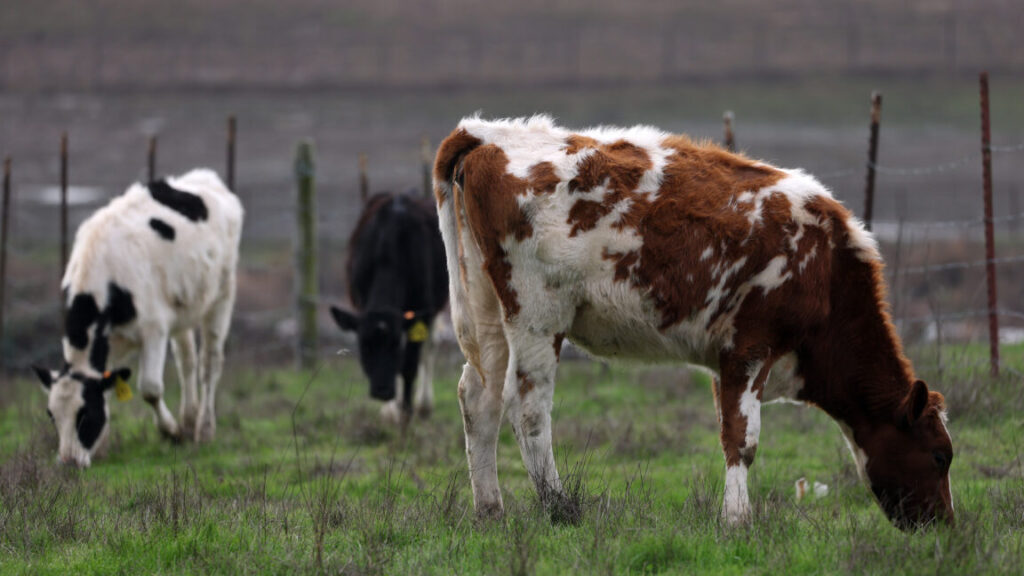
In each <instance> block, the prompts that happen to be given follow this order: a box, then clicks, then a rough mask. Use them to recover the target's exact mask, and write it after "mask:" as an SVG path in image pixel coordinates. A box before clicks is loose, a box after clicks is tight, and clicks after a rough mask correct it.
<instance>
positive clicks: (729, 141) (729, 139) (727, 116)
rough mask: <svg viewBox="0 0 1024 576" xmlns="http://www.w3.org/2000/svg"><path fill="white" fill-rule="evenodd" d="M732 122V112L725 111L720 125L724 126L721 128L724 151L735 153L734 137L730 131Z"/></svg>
mask: <svg viewBox="0 0 1024 576" xmlns="http://www.w3.org/2000/svg"><path fill="white" fill-rule="evenodd" d="M732 120H733V114H732V110H726V111H725V113H724V114H722V123H723V124H724V126H723V128H724V130H725V149H726V150H728V151H729V152H735V151H736V135H735V134H733V131H732Z"/></svg>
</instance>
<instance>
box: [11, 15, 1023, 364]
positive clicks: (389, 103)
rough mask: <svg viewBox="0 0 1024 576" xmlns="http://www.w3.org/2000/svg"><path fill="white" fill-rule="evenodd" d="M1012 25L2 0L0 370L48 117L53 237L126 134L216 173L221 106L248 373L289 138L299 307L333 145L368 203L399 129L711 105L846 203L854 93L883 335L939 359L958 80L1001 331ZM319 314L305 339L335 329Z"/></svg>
mask: <svg viewBox="0 0 1024 576" xmlns="http://www.w3.org/2000/svg"><path fill="white" fill-rule="evenodd" d="M1021 30H1024V10H1022V9H1021V6H1020V3H1019V2H1015V1H1011V0H972V1H967V0H841V1H835V2H818V1H812V0H777V1H772V2H764V1H758V0H722V1H718V2H691V1H669V0H663V1H637V2H629V3H624V2H613V1H610V0H546V1H538V0H522V1H518V2H479V1H471V0H423V1H410V2H400V1H397V0H374V1H369V0H355V1H347V2H331V1H328V0H289V1H288V2H273V1H270V0H179V1H177V2H157V1H153V0H6V1H5V2H3V3H2V4H0V155H4V156H9V157H10V158H11V160H12V184H13V186H12V190H13V193H12V199H11V208H10V213H9V225H8V226H7V228H8V235H9V242H10V246H9V255H8V262H7V275H8V279H7V293H6V312H7V314H6V319H5V322H6V326H5V331H4V334H3V338H2V340H0V355H2V357H3V359H5V361H6V364H7V365H8V366H9V367H14V368H19V367H23V366H25V365H27V364H28V363H29V362H31V361H38V360H40V359H42V360H51V361H52V360H55V359H56V357H57V356H56V355H57V353H58V350H59V342H58V338H57V334H58V330H57V325H58V322H59V311H58V280H59V277H60V270H59V268H60V264H59V226H60V218H59V208H58V200H59V197H60V191H59V186H58V184H59V180H60V155H59V151H60V140H61V134H62V133H64V132H66V133H67V135H68V174H69V185H70V188H69V203H70V207H69V208H70V223H69V226H70V229H71V231H72V232H73V230H74V229H75V228H76V227H77V225H78V223H79V222H80V221H81V220H82V219H83V218H84V217H86V216H88V215H89V214H90V213H91V212H92V211H93V210H95V209H96V208H97V207H98V206H100V205H102V204H104V203H105V202H106V201H107V200H108V199H109V198H110V197H112V196H114V195H117V194H120V193H121V192H122V191H123V190H124V189H125V188H126V187H127V185H128V184H129V183H130V182H132V181H134V180H140V179H145V178H147V152H148V146H149V141H150V138H151V137H154V136H155V137H156V138H157V142H158V148H157V153H156V173H157V174H158V175H160V174H174V173H180V172H183V171H185V170H188V169H189V168H192V167H195V166H210V167H213V168H215V169H217V170H218V171H220V172H221V173H222V174H223V173H224V172H225V163H226V159H225V157H226V152H225V149H226V125H227V118H228V117H229V116H232V115H233V116H234V117H235V118H236V119H237V138H236V146H237V148H236V162H237V164H236V168H235V170H236V176H235V181H236V191H237V193H238V194H239V196H240V197H241V198H242V200H243V203H244V205H245V206H246V209H247V221H246V229H245V239H244V242H243V264H242V272H241V275H240V284H239V301H238V313H237V315H236V322H235V332H234V333H233V337H232V339H231V344H230V347H231V351H232V352H233V353H234V354H235V355H236V357H239V356H244V357H247V358H251V359H252V360H254V361H263V360H268V361H269V360H285V359H287V358H289V357H290V355H291V353H292V351H293V350H294V344H293V343H292V340H291V337H292V335H293V334H294V333H295V332H296V330H295V322H294V320H293V316H294V311H295V308H296V300H297V299H296V296H295V294H294V286H295V283H294V282H293V276H294V274H293V268H294V267H293V264H292V259H293V252H294V249H293V247H292V238H293V237H294V236H295V229H296V215H295V212H296V210H295V201H296V184H295V175H294V170H293V162H294V157H295V148H296V144H297V143H298V142H299V141H300V140H303V139H307V138H308V139H312V141H313V142H314V144H315V153H316V186H317V206H318V211H317V224H318V227H319V229H318V237H319V238H320V244H319V248H320V252H319V254H320V261H319V272H318V274H319V278H320V285H319V296H318V298H319V302H320V303H321V304H325V303H326V302H335V301H337V302H343V301H345V300H346V299H347V295H346V294H345V289H344V275H343V267H344V254H345V244H346V240H347V238H348V235H349V234H350V232H351V228H352V225H353V223H354V221H355V218H356V217H357V215H358V213H359V211H360V209H361V200H360V189H359V179H360V171H359V160H358V159H359V156H360V155H365V157H366V177H367V179H368V181H369V189H370V191H371V192H373V191H378V190H393V191H404V190H407V189H415V188H422V186H423V184H422V182H423V177H422V170H423V157H424V154H423V144H424V139H426V143H427V145H428V148H429V147H431V146H436V145H437V143H438V142H439V141H440V140H441V139H442V138H443V137H444V136H445V135H446V134H447V133H448V132H450V131H451V129H452V128H453V127H454V126H455V124H456V123H457V122H458V120H459V119H460V118H461V117H463V116H466V115H469V114H473V113H475V112H477V111H480V112H482V114H483V115H484V116H488V117H506V116H521V115H529V114H533V113H537V112H545V113H549V114H551V115H553V116H554V117H555V118H556V119H557V120H558V122H559V123H561V124H563V125H566V126H569V127H585V126H590V125H595V124H627V125H628V124H636V123H643V124H653V125H656V126H659V127H661V128H663V129H665V130H668V131H673V132H685V133H687V134H689V135H691V136H694V137H697V138H705V139H709V140H714V141H722V139H723V137H724V136H723V114H724V113H725V112H726V111H731V112H732V114H733V117H734V120H733V129H734V131H735V140H736V145H737V147H738V148H739V149H740V150H741V151H743V152H745V153H746V154H748V155H750V156H752V157H756V158H761V159H764V160H767V161H769V162H772V163H775V164H778V165H781V166H784V167H801V168H804V169H806V170H808V171H810V172H812V173H814V174H816V175H817V176H818V177H819V179H821V180H822V182H824V183H825V184H826V185H827V186H828V187H829V188H830V189H831V190H832V191H833V193H834V194H835V195H836V197H838V198H839V199H840V200H842V201H843V202H844V203H845V204H846V205H847V206H848V207H849V208H851V209H852V210H853V211H854V212H855V213H857V214H858V215H862V214H863V212H864V193H865V178H866V172H867V158H868V137H869V120H870V106H871V103H870V97H871V93H872V91H876V90H877V91H879V92H880V93H881V94H882V95H883V107H882V113H881V125H880V130H879V151H878V160H877V182H876V185H875V201H874V213H873V222H872V224H873V227H874V229H875V230H876V232H877V233H878V235H879V238H880V240H881V241H882V243H883V252H884V253H885V255H886V258H887V262H888V270H887V280H889V282H890V289H891V300H892V305H893V310H894V315H895V316H896V318H897V319H898V323H899V326H900V329H901V331H902V332H903V334H904V337H905V338H906V339H907V340H908V341H909V342H911V343H916V344H920V345H922V346H924V347H925V348H924V350H926V352H922V353H920V354H919V355H918V357H916V358H915V359H916V360H917V363H918V364H919V365H921V364H923V365H925V366H931V367H932V368H937V369H939V370H940V371H941V369H942V364H943V363H944V362H948V358H944V357H943V353H942V352H941V350H942V349H941V348H940V347H938V346H937V344H938V343H942V342H946V343H950V342H952V343H963V345H964V347H965V348H964V349H965V350H969V349H970V347H971V346H982V347H983V348H987V345H986V344H985V343H986V342H987V340H986V339H987V325H986V321H987V318H986V316H987V312H988V304H987V300H986V295H987V288H986V286H985V283H984V280H985V269H984V265H983V264H984V262H985V251H984V244H983V240H984V227H983V221H982V217H983V211H982V164H981V157H982V154H981V134H980V130H979V126H980V109H979V93H978V74H979V72H981V71H982V70H987V71H988V72H989V74H990V83H991V88H990V90H991V122H992V129H991V131H992V145H993V149H992V151H993V155H992V156H993V157H992V160H993V182H994V187H993V192H994V200H993V201H994V210H995V216H996V218H995V238H996V241H997V244H996V258H997V260H998V266H997V270H998V294H999V300H998V306H997V308H998V313H999V320H1000V326H1001V336H1002V338H1003V339H1004V341H1005V342H1007V343H1009V342H1013V341H1017V340H1019V339H1020V338H1021V336H1022V333H1024V328H1022V327H1024V231H1022V219H1024V218H1022V211H1024V206H1022V203H1021V199H1020V195H1021V194H1020V192H1021V190H1022V189H1024V105H1022V102H1024V50H1022V49H1021V46H1020V31H1021ZM429 150H431V151H432V148H429ZM431 153H432V152H431ZM320 309H321V312H322V314H321V322H320V325H321V326H320V331H321V333H322V335H323V337H324V339H323V340H322V341H321V343H320V346H323V347H324V349H325V350H330V349H333V348H336V347H337V346H338V342H340V341H339V340H338V339H337V335H336V331H335V329H334V327H333V325H332V324H330V321H329V320H328V319H327V315H326V313H325V310H326V307H325V306H323V305H322V306H320ZM933 345H935V348H934V350H935V353H932V352H927V350H929V349H930V348H928V346H933ZM965 357H969V358H975V356H974V355H972V354H966V356H965ZM982 359H983V360H984V361H985V362H987V360H986V359H984V357H983V356H982ZM971 361H974V360H971ZM979 361H980V360H979Z"/></svg>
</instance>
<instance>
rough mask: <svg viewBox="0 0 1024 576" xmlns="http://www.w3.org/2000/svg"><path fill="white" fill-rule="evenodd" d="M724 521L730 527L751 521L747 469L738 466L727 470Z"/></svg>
mask: <svg viewBox="0 0 1024 576" xmlns="http://www.w3.org/2000/svg"><path fill="white" fill-rule="evenodd" d="M722 519H723V520H725V522H726V524H729V525H730V526H736V525H740V524H744V523H746V522H749V521H750V496H749V495H748V494H747V467H746V466H745V465H743V464H742V463H741V464H737V465H736V466H727V467H726V469H725V499H724V500H723V502H722Z"/></svg>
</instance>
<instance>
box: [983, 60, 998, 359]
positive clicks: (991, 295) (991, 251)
mask: <svg viewBox="0 0 1024 576" xmlns="http://www.w3.org/2000/svg"><path fill="white" fill-rule="evenodd" d="M978 80H979V84H980V85H981V86H980V87H981V171H982V185H983V191H984V203H985V260H986V262H985V280H986V283H987V284H988V342H989V358H990V362H991V363H990V372H991V374H992V377H993V378H994V377H996V376H999V316H998V314H997V310H996V306H997V304H996V301H997V300H996V263H995V258H996V248H995V233H994V231H993V230H992V142H991V132H990V130H989V108H988V72H982V73H981V76H980V77H979V79H978Z"/></svg>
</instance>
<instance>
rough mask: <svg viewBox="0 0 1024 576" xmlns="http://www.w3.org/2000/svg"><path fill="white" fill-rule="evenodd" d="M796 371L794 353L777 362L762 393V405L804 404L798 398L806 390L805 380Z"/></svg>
mask: <svg viewBox="0 0 1024 576" xmlns="http://www.w3.org/2000/svg"><path fill="white" fill-rule="evenodd" d="M796 369H797V358H796V354H795V353H793V352H790V353H789V354H786V355H784V356H781V357H779V358H778V359H777V360H775V363H774V364H772V369H771V372H769V373H768V378H766V379H765V383H764V389H763V390H762V391H761V401H762V404H776V403H793V404H801V405H802V404H803V402H801V401H799V400H797V397H798V396H799V395H800V391H801V390H803V388H804V379H803V378H801V377H800V376H798V375H797V373H796Z"/></svg>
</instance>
